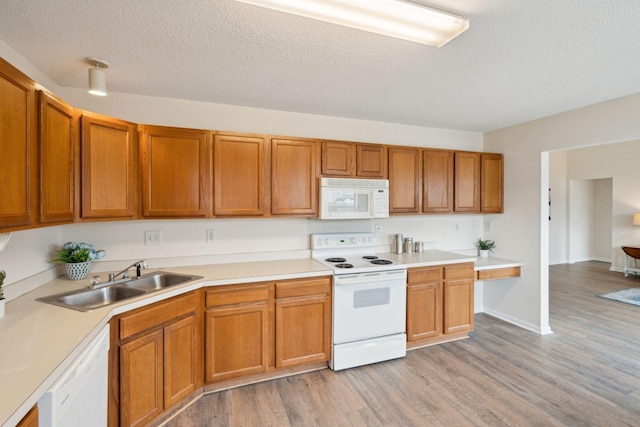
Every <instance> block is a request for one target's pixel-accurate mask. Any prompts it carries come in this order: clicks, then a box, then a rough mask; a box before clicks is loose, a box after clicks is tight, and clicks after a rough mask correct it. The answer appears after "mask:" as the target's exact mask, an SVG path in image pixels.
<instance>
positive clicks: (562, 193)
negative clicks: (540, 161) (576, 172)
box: [549, 150, 569, 265]
mask: <svg viewBox="0 0 640 427" xmlns="http://www.w3.org/2000/svg"><path fill="white" fill-rule="evenodd" d="M568 182H569V181H568V180H567V151H566V150H562V151H555V152H552V153H549V188H550V189H551V191H550V195H551V205H550V208H549V216H550V217H551V219H550V220H549V264H550V265H553V264H563V263H566V262H568V253H567V251H568V248H567V215H568V212H567V209H568V197H569V196H568V193H567V190H568Z"/></svg>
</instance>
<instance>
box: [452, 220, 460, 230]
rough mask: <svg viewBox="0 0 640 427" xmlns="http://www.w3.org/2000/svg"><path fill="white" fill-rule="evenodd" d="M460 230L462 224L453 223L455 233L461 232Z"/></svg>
mask: <svg viewBox="0 0 640 427" xmlns="http://www.w3.org/2000/svg"><path fill="white" fill-rule="evenodd" d="M459 230H460V224H459V223H457V222H455V223H453V231H459Z"/></svg>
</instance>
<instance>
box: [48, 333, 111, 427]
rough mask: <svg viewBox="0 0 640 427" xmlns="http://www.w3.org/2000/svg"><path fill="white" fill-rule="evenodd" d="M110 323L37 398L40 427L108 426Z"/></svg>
mask: <svg viewBox="0 0 640 427" xmlns="http://www.w3.org/2000/svg"><path fill="white" fill-rule="evenodd" d="M108 356H109V325H108V324H107V326H105V328H104V329H103V330H102V331H101V332H100V333H99V334H98V336H97V337H96V338H95V339H94V340H93V341H92V342H91V344H89V345H88V346H87V348H86V349H85V350H84V351H83V352H82V354H80V356H78V357H77V358H76V359H75V360H74V361H73V363H72V365H71V366H70V367H69V369H67V371H66V372H65V373H64V374H63V375H62V377H60V379H59V380H58V381H57V382H56V383H55V384H54V385H53V387H52V388H51V389H49V391H47V392H46V393H45V394H44V396H42V398H41V399H40V400H39V401H38V412H39V420H38V421H39V423H40V424H39V425H40V426H41V427H86V426H92V427H101V426H106V425H107V393H108V384H107V379H108V370H109V363H108V362H109V357H108Z"/></svg>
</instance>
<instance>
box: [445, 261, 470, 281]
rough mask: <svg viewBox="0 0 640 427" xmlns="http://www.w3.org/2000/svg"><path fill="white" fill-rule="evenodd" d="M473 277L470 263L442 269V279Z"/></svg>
mask: <svg viewBox="0 0 640 427" xmlns="http://www.w3.org/2000/svg"><path fill="white" fill-rule="evenodd" d="M474 277H475V274H474V270H473V263H472V262H465V263H463V264H451V265H445V267H444V279H445V280H455V279H472V278H474Z"/></svg>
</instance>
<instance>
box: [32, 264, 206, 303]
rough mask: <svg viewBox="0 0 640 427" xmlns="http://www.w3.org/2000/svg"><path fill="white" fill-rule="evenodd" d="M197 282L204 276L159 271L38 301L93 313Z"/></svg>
mask: <svg viewBox="0 0 640 427" xmlns="http://www.w3.org/2000/svg"><path fill="white" fill-rule="evenodd" d="M197 279H202V276H191V275H188V274H178V273H168V272H163V271H158V272H155V273H150V274H145V275H143V276H140V277H137V278H132V279H130V280H127V281H124V282H120V281H119V283H118V284H113V285H108V284H107V285H103V286H102V287H99V288H95V289H92V288H85V289H80V290H76V291H71V292H63V293H60V294H55V295H51V296H48V297H44V298H38V301H41V302H45V303H48V304H53V305H58V306H60V307H66V308H71V309H74V310H79V311H91V310H95V309H98V308H102V307H106V306H108V305H111V304H115V303H118V302H122V301H124V300H127V299H129V298H134V297H137V296H140V295H144V294H149V293H152V292H156V291H159V290H162V289H166V288H169V287H172V286H176V285H179V284H181V283H186V282H190V281H192V280H197Z"/></svg>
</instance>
